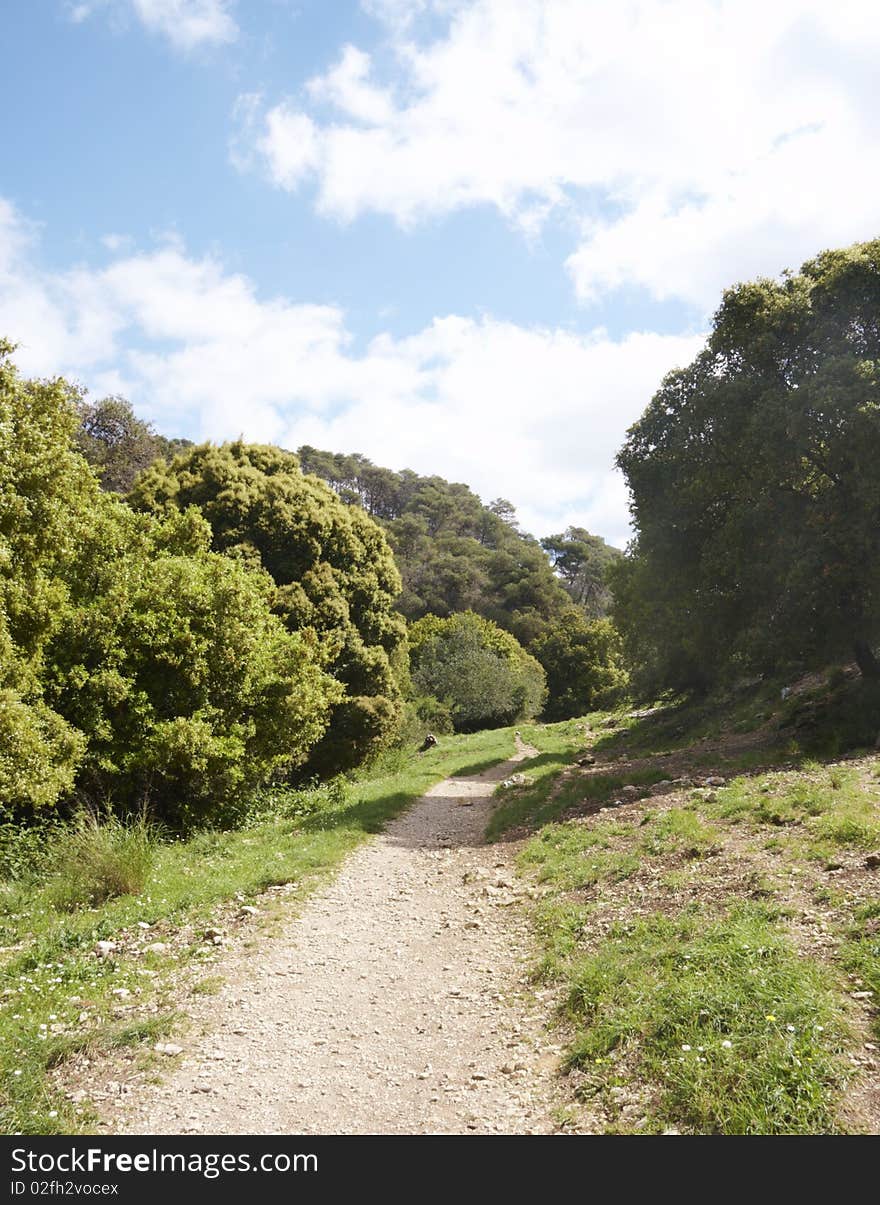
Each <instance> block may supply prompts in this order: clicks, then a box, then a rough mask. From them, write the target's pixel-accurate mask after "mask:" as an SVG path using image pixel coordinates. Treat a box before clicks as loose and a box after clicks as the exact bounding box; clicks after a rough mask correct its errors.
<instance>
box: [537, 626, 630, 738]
mask: <svg viewBox="0 0 880 1205" xmlns="http://www.w3.org/2000/svg"><path fill="white" fill-rule="evenodd" d="M531 652H532V654H533V655H534V656H535V657H536V658H537V660H538V661H540V663H541V665H542V666H543V667H544V672H545V673H546V675H547V704H546V707H545V708H544V715H543V718H544V719H546V720H567V719H570V718H571V717H572V716H579V715H585V714H586V713H587V712H588V711H592V710H594V709H595V708H597V707H605V706H608V705H610V704H612V703H614V702H616V701H617V699H618V698H619V697H620V695H621V694H622V693H623V691H624V689H625V687H626V684H627V675H626V671H625V670H624V667H623V649H622V647H621V641H620V636H619V635H618V633H617V630H616V628H615V627H614V625H613V624H612V623H611V622H610V620H607V619H593V620H590V619H587V617H586V616H585V615H584V613H583V611H581V610H580V609H579V608H577V607H571V608H570V609H569V610H568V611H567V612H565V613H564V614H563V615H561V616H560V617H559V619H557V620H556V621H555V622H554V623H552V624H551V625H550V626H549V627H548V628H547V629H546V630H545V631H544V633H543V634H542V635H541V636H540V637H539V638H538V639H537V640H536V641H535V643H534V644H533V645H532V648H531Z"/></svg>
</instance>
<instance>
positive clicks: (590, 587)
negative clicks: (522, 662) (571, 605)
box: [536, 527, 621, 656]
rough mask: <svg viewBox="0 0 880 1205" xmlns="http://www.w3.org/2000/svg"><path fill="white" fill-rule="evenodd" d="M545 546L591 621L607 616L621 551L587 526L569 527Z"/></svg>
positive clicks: (574, 597) (566, 585) (570, 592)
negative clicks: (612, 570)
mask: <svg viewBox="0 0 880 1205" xmlns="http://www.w3.org/2000/svg"><path fill="white" fill-rule="evenodd" d="M541 547H542V548H543V549H544V551H545V552H546V553H547V555H548V556H549V558H550V562H551V564H552V566H553V568H554V570H555V571H556V573H557V574H558V575H559V577H560V579H561V581H562V584H563V586H564V587H565V589H566V590H567V591H568V593H569V595H570V596H571V598H572V599H573V600H574V602H576V603H577V605H578V606H579V607H580V608H581V609H582V611H583V613H584V614H585V615H587V616H589V617H590V618H591V619H601V618H603V617H604V616H605V615H607V614H608V610H609V607H610V606H611V591H610V589H609V587H608V573H607V571H608V569H609V567H610V566H611V565H613V564H614V562H615V561H617V560H619V559H620V555H621V554H620V551H619V550H618V549H617V548H612V546H611V545H610V544H606V542H605V541H604V540H603V539H602V537H601V536H594V535H591V534H590V532H588V531H587V530H586V528H583V527H567V528H566V529H565V531H563V532H560V533H559V534H558V535H555V536H545V538H544V539H543V540H542V541H541ZM536 656H537V653H536Z"/></svg>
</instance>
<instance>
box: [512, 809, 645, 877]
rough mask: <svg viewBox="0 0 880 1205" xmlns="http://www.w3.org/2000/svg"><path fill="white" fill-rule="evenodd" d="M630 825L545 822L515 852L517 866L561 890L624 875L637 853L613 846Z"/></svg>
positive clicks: (632, 868) (634, 866)
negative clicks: (587, 826)
mask: <svg viewBox="0 0 880 1205" xmlns="http://www.w3.org/2000/svg"><path fill="white" fill-rule="evenodd" d="M629 829H630V826H628V825H627V826H624V825H611V824H604V825H602V826H600V827H597V828H584V827H581V826H580V825H573V824H548V825H546V826H545V827H544V828H543V829H541V832H540V833H539V834H538V836H537V837H535V838H534V839H533V840H532V841H530V842H529V844H528V845H527V846H526V847H525V849H524V850H523V851H522V853H521V854H520V855H519V863H520V865H521V866H526V867H534V868H535V871H536V874H537V878H538V881H539V882H542V883H546V882H552V883H553V885H554V887H556V888H557V889H559V890H562V891H575V890H578V889H581V888H584V887H589V886H592V884H593V883H597V882H599V881H600V880H608V881H613V882H616V881H618V880H620V879H625V878H628V877H629V876H630V875H631V874H632V873H633V872H634V871H635V870H637V869H638V866H639V857H638V854H637V853H635V852H634V851H631V850H628V849H622V850H621V849H615V848H613V845H612V839H613V838H614V837H618V836H622V835H623V834H624V833H625V832H627V831H628V830H629Z"/></svg>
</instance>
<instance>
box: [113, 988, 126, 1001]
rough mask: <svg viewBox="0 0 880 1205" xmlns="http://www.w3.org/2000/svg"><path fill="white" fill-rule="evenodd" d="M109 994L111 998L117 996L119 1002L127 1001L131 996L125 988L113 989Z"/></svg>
mask: <svg viewBox="0 0 880 1205" xmlns="http://www.w3.org/2000/svg"><path fill="white" fill-rule="evenodd" d="M110 994H111V995H112V996H118V997H119V999H120V1000H127V999H128V997H129V996H130V995H131V992H130V991H129V990H128V988H127V987H114V989H113V991H112V992H111V993H110Z"/></svg>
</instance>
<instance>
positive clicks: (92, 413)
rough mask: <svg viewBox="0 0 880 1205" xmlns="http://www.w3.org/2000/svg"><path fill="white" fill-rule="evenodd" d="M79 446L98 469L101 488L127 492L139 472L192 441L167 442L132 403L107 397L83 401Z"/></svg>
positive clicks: (80, 405) (77, 441) (166, 457)
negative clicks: (93, 400) (138, 415)
mask: <svg viewBox="0 0 880 1205" xmlns="http://www.w3.org/2000/svg"><path fill="white" fill-rule="evenodd" d="M77 409H78V411H79V420H80V421H79V427H78V429H77V432H76V445H77V447H78V448H79V450H80V451H81V452H82V454H83V456H85V458H86V460H87V461H88V462H89V464H90V465H91V466H92V467H93V468H94V469H95V471H96V472H97V474H98V476H99V478H100V480H101V487H102V488H103V489H105V490H112V491H114V492H115V493H118V494H125V493H127V492H128V491H129V490H130V489H131V487H132V485H133V484H134V481H135V478H136V477H137V475H138V473H140V472H142V471H143V470H144V469H145V468H147V467H148V466H149V465H151V464H152V463H153V461H155V460H159V459H160V458H165V459H168V458H170V457H171V456H173V455H174V454H175V453H176V452H180V451H182V450H183V448H186V447H190V446H191V441H190V440H188V439H166V438H165V436H164V435H159V434H158V432H156V431H155V430H154V429H153V427H152V425H151V424H150V423H145V422H144V421H143V419H140V418H138V417H137V415H136V414H135V413H134V410H133V409H132V406H131V402H128V401H126V399H125V398H123V397H112V396H111V397H105V398H101V399H100V401H97V402H87V401H80V402H79V403H78V406H77Z"/></svg>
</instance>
